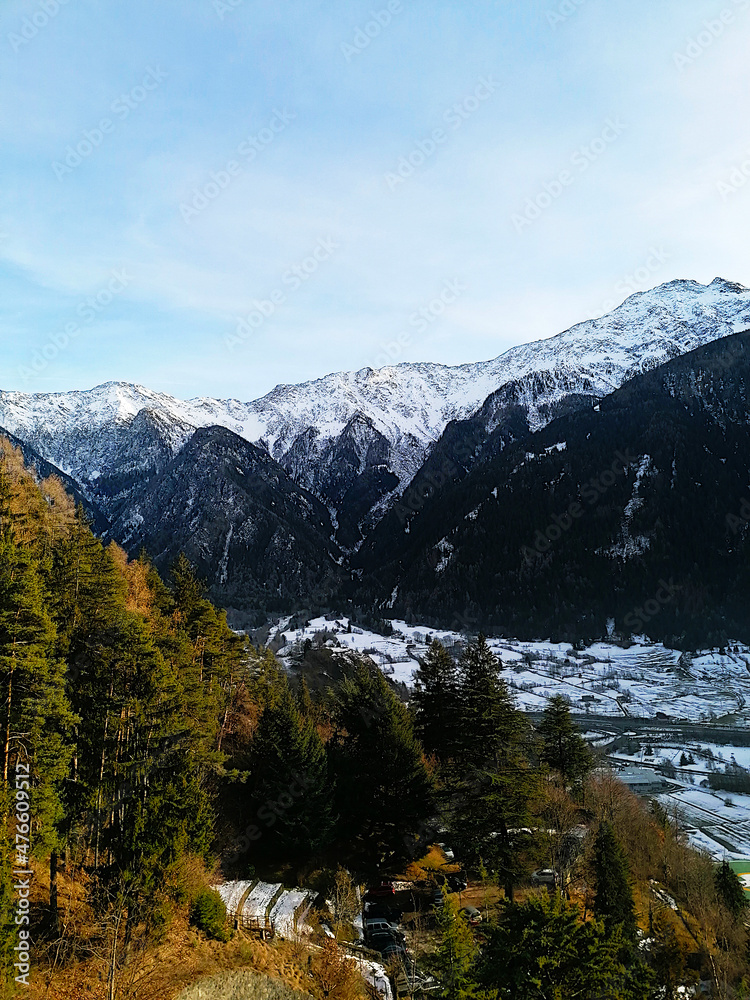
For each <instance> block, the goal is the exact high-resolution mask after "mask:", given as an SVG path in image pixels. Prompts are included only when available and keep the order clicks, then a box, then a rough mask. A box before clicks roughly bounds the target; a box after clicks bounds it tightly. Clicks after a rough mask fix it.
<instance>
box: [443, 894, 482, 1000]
mask: <svg viewBox="0 0 750 1000" xmlns="http://www.w3.org/2000/svg"><path fill="white" fill-rule="evenodd" d="M435 926H436V928H437V932H438V935H439V937H440V943H439V945H438V948H437V952H436V954H435V958H434V965H435V970H436V972H437V974H438V977H439V979H440V982H441V984H442V990H441V994H440V995H441V996H442V997H444V998H445V1000H466V998H467V997H472V996H474V994H475V992H476V982H475V979H474V965H475V962H476V958H477V954H478V949H477V945H476V943H475V941H474V938H473V936H472V933H471V928H470V927H469V925H468V924H467V922H466V920H465V919H464V917H463V916H462V914H460V913H459V911H458V905H457V903H456V901H455V900H454V899H453V898H452V897H451V896H450V895H449V894H448V892H447V891H446V890H445V888H443V903H442V906H440V907H439V908H438V910H437V911H436V913H435Z"/></svg>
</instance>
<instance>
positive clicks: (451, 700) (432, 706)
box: [413, 639, 463, 761]
mask: <svg viewBox="0 0 750 1000" xmlns="http://www.w3.org/2000/svg"><path fill="white" fill-rule="evenodd" d="M413 704H414V709H415V719H414V721H415V731H416V734H417V736H418V737H419V739H420V741H421V743H422V746H423V747H424V749H425V752H426V753H428V754H435V755H436V756H437V757H438V758H439V759H440V760H442V761H447V760H448V759H449V758H450V757H451V756H452V755H453V753H454V750H455V747H456V741H457V737H458V733H459V730H460V727H461V726H462V725H463V720H462V715H463V711H462V705H461V700H460V697H459V686H458V671H457V669H456V664H455V663H454V661H453V658H452V657H451V655H450V654H449V653H448V652H447V650H446V649H445V647H444V646H443V645H442V643H440V642H438V640H437V639H434V640H433V642H432V643H431V644H430V648H429V649H428V651H427V655H426V656H425V658H424V659H423V660H422V662H421V663H420V665H419V667H418V669H417V671H416V672H415V674H414V695H413Z"/></svg>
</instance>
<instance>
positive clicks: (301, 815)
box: [249, 684, 333, 859]
mask: <svg viewBox="0 0 750 1000" xmlns="http://www.w3.org/2000/svg"><path fill="white" fill-rule="evenodd" d="M250 771H251V781H252V785H251V795H250V803H249V811H250V818H253V817H256V818H255V820H254V821H255V823H257V825H258V826H259V827H261V828H264V829H265V830H267V832H265V833H264V837H263V840H262V841H260V842H259V844H258V850H260V851H262V852H264V853H267V854H270V855H271V856H273V857H276V858H279V857H280V858H285V859H289V858H290V857H291V858H292V859H298V858H303V857H307V856H309V855H310V854H312V853H314V852H315V851H316V850H318V849H319V848H320V847H322V846H323V845H325V844H326V842H327V840H328V838H329V835H330V833H331V829H332V825H333V819H332V792H333V790H332V788H331V785H330V782H329V778H328V762H327V758H326V750H325V747H324V746H323V742H322V740H321V739H320V736H319V735H318V733H317V731H316V729H315V727H314V726H313V724H312V722H311V720H310V719H305V718H303V716H302V715H301V713H300V711H299V709H298V708H297V706H296V704H295V702H294V697H293V695H292V694H291V692H290V691H289V688H288V686H287V685H286V684H284V686H283V688H282V690H281V692H280V694H279V695H278V696H277V697H276V698H275V699H274V701H273V702H272V703H271V704H269V705H267V706H266V708H265V709H264V710H263V714H262V715H261V718H260V723H259V725H258V731H257V733H256V735H255V738H254V741H253V751H252V756H251V765H250Z"/></svg>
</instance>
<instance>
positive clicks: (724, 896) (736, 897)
mask: <svg viewBox="0 0 750 1000" xmlns="http://www.w3.org/2000/svg"><path fill="white" fill-rule="evenodd" d="M714 882H715V884H716V892H717V895H718V897H719V900H720V901H721V903H723V905H724V906H725V907H726V908H727V910H729V912H730V913H731V914H732V917H734V919H735V920H739V919H740V917H742V916H744V915H745V913H746V912H747V908H748V898H747V893H746V892H745V890H744V888H743V887H742V883H741V882H740V880H739V879H738V878H737V876H736V875H735V873H734V872H733V871H732V869H731V868H730V866H729V862H728V861H727V860H726V858H725V859H724V861H722V863H721V865H720V866H719V867H718V868H717V869H716V872H715V874H714Z"/></svg>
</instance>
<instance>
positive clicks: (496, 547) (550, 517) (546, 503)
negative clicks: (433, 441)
mask: <svg viewBox="0 0 750 1000" xmlns="http://www.w3.org/2000/svg"><path fill="white" fill-rule="evenodd" d="M749 378H750V333H738V334H736V335H734V336H731V337H727V338H724V339H723V340H722V341H718V342H715V343H712V344H709V345H707V346H705V347H701V348H699V349H697V350H695V351H692V352H691V353H689V354H686V355H683V356H682V357H679V358H675V359H674V360H672V361H669V362H668V363H666V364H664V365H660V366H659V367H658V368H655V369H654V370H653V371H651V372H647V373H645V374H642V375H638V376H637V377H635V378H633V379H632V380H631V381H630V382H628V383H626V384H625V385H624V386H623V387H621V388H620V389H618V390H617V391H615V392H613V393H611V394H610V395H608V396H605V397H604V398H603V399H601V400H600V402H599V403H598V404H596V405H593V404H592V403H591V401H589V403H588V404H587V405H586V406H581V407H579V408H578V409H576V410H574V411H573V412H570V413H567V414H565V415H562V416H559V417H557V419H555V420H552V421H551V422H550V423H548V424H547V425H546V426H545V427H544V428H543V429H541V430H538V431H536V432H535V433H526V434H524V433H523V432H522V431H523V426H522V423H521V422H520V421H519V418H518V415H516V416H513V415H511V416H510V417H508V415H507V414H506V417H505V418H504V419H502V420H499V419H498V421H497V423H496V426H495V427H494V429H493V430H492V432H491V433H490V434H489V435H486V434H485V435H484V437H482V435H481V433H480V432H481V427H480V426H478V425H477V423H476V421H474V420H470V421H466V422H464V423H463V424H453V425H451V426H450V427H449V429H448V430H447V431H446V433H445V434H444V436H443V439H442V440H441V442H440V443H439V444H438V446H437V447H436V449H435V454H434V456H433V457H432V458H431V459H430V461H429V462H428V463H427V465H426V466H425V470H427V473H428V474H427V475H425V474H424V473H425V470H423V473H421V474H420V476H421V478H419V479H418V480H417V481H415V487H414V491H413V492H412V491H407V493H406V494H405V495H404V497H403V498H402V502H401V503H400V504H399V505H398V506H397V507H396V508H395V509H394V510H393V511H392V512H391V513H390V514H389V515H388V516H387V517H385V518H384V519H383V520H382V521H381V523H380V525H379V526H378V528H377V529H376V530H375V532H374V533H373V535H372V537H371V539H370V540H369V543H368V545H367V546H366V547H363V548H362V550H361V551H360V553H359V554H358V556H357V560H358V561H359V563H360V566H361V571H362V575H361V585H360V586H358V587H357V594H358V597H359V600H360V602H361V603H362V605H364V606H367V605H368V603H371V602H372V601H375V600H378V601H379V602H380V608H381V609H382V610H383V613H386V614H388V615H391V616H393V617H396V618H398V617H401V618H406V620H414V619H416V620H420V621H427V622H428V623H429V624H431V625H434V626H436V627H438V626H439V625H440V623H441V622H446V621H455V620H456V618H457V617H460V619H462V620H464V621H468V622H472V623H473V624H474V627H475V628H480V627H481V628H485V629H486V630H488V631H492V633H493V634H497V635H503V634H504V635H517V636H523V637H524V638H532V637H534V636H537V637H539V636H550V635H553V636H559V637H560V639H561V640H567V641H575V640H579V639H584V640H586V639H593V638H602V637H605V636H606V635H607V631H608V620H610V627H611V628H612V629H614V632H615V633H616V634H617V635H619V636H621V637H624V638H628V637H630V636H633V635H642V634H644V633H645V634H646V635H649V636H650V637H652V638H654V639H658V640H661V641H663V642H665V643H666V644H667V645H671V646H673V647H678V648H682V649H695V648H701V647H703V646H710V645H719V646H720V645H723V644H725V643H726V642H727V641H728V640H729V639H731V638H740V639H744V638H746V637H748V636H750V618H748V613H747V609H748V595H749V594H750V585H749V582H748V572H747V565H748V539H749V537H750V536H749V535H748V512H749V511H750V481H749V480H748V463H747V456H748V452H749V451H750V404H749V402H748V390H747V386H748V379H749ZM430 469H431V470H432V475H431V476H430V475H429V472H430ZM385 609H387V611H386V610H385Z"/></svg>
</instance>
